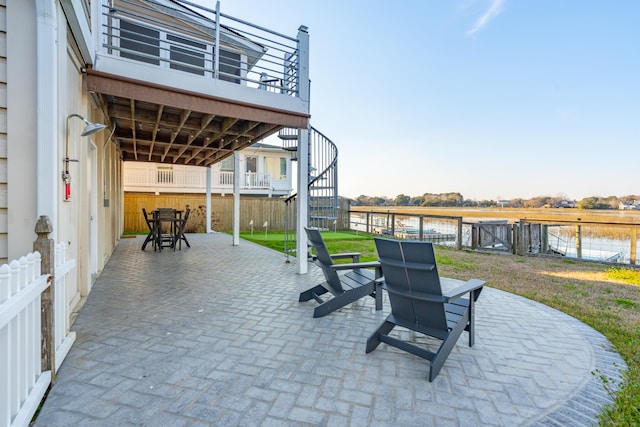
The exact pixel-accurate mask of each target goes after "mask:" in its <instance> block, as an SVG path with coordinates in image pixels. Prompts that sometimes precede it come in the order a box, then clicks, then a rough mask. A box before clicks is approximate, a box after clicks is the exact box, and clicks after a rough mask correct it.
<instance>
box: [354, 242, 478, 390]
mask: <svg viewBox="0 0 640 427" xmlns="http://www.w3.org/2000/svg"><path fill="white" fill-rule="evenodd" d="M375 243H376V248H377V250H378V256H379V257H380V263H381V264H382V274H383V275H384V284H383V285H382V287H383V288H384V289H386V290H387V292H388V293H389V302H390V303H391V314H389V316H387V318H386V319H385V321H384V322H383V323H382V325H380V327H379V328H378V330H377V331H375V332H374V333H373V335H371V337H370V338H369V339H368V340H367V347H366V352H367V353H370V352H372V351H373V350H375V349H376V348H377V347H378V345H380V343H381V342H383V343H386V344H389V345H391V346H393V347H397V348H399V349H401V350H404V351H407V352H409V353H411V354H414V355H416V356H419V357H422V358H423V359H427V360H429V361H430V362H431V364H430V368H429V381H433V379H434V378H435V377H436V376H437V375H438V373H439V372H440V369H441V368H442V366H443V365H444V362H445V361H446V360H447V358H448V357H449V354H450V353H451V350H452V349H453V347H454V345H455V344H456V342H457V341H458V338H459V337H460V335H461V334H462V331H468V332H469V346H470V347H471V346H472V345H473V343H474V310H475V307H474V304H475V302H476V300H477V299H478V297H479V296H480V292H481V291H482V287H483V286H484V283H485V282H484V281H482V280H478V279H471V280H469V281H467V282H466V283H465V284H464V285H462V286H460V287H458V288H456V289H454V290H452V291H450V292H447V293H444V294H443V293H442V287H441V284H440V276H439V275H438V269H437V268H436V258H435V254H434V252H433V244H432V243H431V242H421V241H407V240H403V241H400V240H391V239H384V238H376V239H375ZM467 294H468V298H463V296H466V295H467ZM396 326H401V327H404V328H406V329H409V330H411V331H415V332H419V333H421V334H424V335H427V336H430V337H434V338H437V339H439V340H442V342H441V344H440V346H439V347H438V349H437V350H436V351H435V352H432V351H429V350H427V349H425V348H422V347H419V346H417V345H415V344H411V343H409V342H406V341H402V340H400V339H398V338H395V337H391V336H389V333H390V332H391V331H392V330H393V328H395V327H396Z"/></svg>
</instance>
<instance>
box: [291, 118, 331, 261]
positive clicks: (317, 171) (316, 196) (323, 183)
mask: <svg viewBox="0 0 640 427" xmlns="http://www.w3.org/2000/svg"><path fill="white" fill-rule="evenodd" d="M279 136H280V139H282V141H283V146H284V149H285V150H291V151H294V149H295V148H296V147H297V143H298V139H297V129H290V128H289V129H283V130H282V131H280V135H279ZM309 136H310V138H309V159H308V162H309V191H308V200H307V203H308V206H309V210H308V212H309V214H308V218H307V224H308V226H309V227H312V228H318V229H320V230H335V229H336V227H337V219H338V208H339V205H338V148H337V147H336V145H335V144H334V143H333V141H331V140H330V139H329V138H327V137H326V136H325V135H324V134H323V133H322V132H320V131H318V130H317V129H315V128H314V127H311V132H310V135H309ZM298 161H302V159H298ZM285 203H286V205H287V208H286V211H285V230H284V236H285V237H284V252H285V256H286V257H287V259H288V256H289V254H290V253H294V252H295V249H296V236H295V230H296V219H297V217H296V203H300V201H299V200H298V197H297V194H293V195H292V196H290V197H288V198H287V199H285Z"/></svg>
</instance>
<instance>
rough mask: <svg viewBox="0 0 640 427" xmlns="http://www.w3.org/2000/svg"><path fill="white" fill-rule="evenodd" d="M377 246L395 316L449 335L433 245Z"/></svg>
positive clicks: (382, 242)
mask: <svg viewBox="0 0 640 427" xmlns="http://www.w3.org/2000/svg"><path fill="white" fill-rule="evenodd" d="M375 242H376V249H377V251H378V256H379V258H380V264H381V265H382V274H383V275H384V281H385V286H386V287H387V289H388V291H389V302H390V303H391V312H392V313H393V315H394V316H395V317H396V318H397V319H399V320H403V321H405V322H409V323H411V324H418V325H422V326H424V327H428V328H432V329H434V330H439V331H442V333H443V334H446V332H447V331H448V327H447V318H446V313H445V307H444V301H443V300H442V287H441V285H440V277H439V276H438V269H437V267H436V259H435V254H434V252H433V245H432V243H431V242H416V241H399V240H391V239H382V238H376V239H375ZM394 291H395V292H394ZM411 295H415V296H417V297H428V298H429V299H431V298H432V299H433V301H425V300H423V299H416V298H412V297H411Z"/></svg>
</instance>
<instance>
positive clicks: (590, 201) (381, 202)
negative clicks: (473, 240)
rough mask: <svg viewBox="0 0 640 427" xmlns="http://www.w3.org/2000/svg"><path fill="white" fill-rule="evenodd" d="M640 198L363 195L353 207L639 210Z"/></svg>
mask: <svg viewBox="0 0 640 427" xmlns="http://www.w3.org/2000/svg"><path fill="white" fill-rule="evenodd" d="M639 200H640V196H638V195H628V196H623V197H617V196H609V197H597V196H592V197H586V198H584V199H582V200H580V201H576V200H570V199H569V198H567V197H566V196H562V195H561V196H555V197H551V196H536V197H532V198H531V199H521V198H516V199H511V200H471V199H465V198H464V197H463V196H462V194H460V193H424V194H423V195H422V196H408V195H406V194H403V193H401V194H398V195H397V196H396V197H394V198H389V197H383V196H367V195H364V194H363V195H360V196H358V197H356V198H355V199H351V204H352V205H353V206H424V207H486V208H490V207H511V208H545V207H546V208H579V209H619V206H620V205H622V204H623V205H630V206H634V205H635V206H638V201H639Z"/></svg>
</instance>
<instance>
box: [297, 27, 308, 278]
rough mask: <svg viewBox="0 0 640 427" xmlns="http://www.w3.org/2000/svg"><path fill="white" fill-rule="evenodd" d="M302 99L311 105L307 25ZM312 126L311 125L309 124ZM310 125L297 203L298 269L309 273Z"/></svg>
mask: <svg viewBox="0 0 640 427" xmlns="http://www.w3.org/2000/svg"><path fill="white" fill-rule="evenodd" d="M298 49H299V52H298V55H299V64H300V65H299V67H300V69H299V73H298V78H299V80H298V84H299V87H300V92H299V94H298V96H299V97H300V99H301V100H302V101H304V102H306V103H307V106H308V105H309V97H310V84H309V33H308V32H307V27H305V26H301V27H300V28H299V29H298ZM309 126H310V125H309ZM309 133H310V132H309V127H307V128H306V129H300V130H299V131H298V201H297V203H296V210H297V212H296V216H297V219H298V221H296V271H297V273H298V274H307V270H308V265H307V262H308V261H307V234H306V232H305V231H304V227H306V226H307V219H308V217H309Z"/></svg>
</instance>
